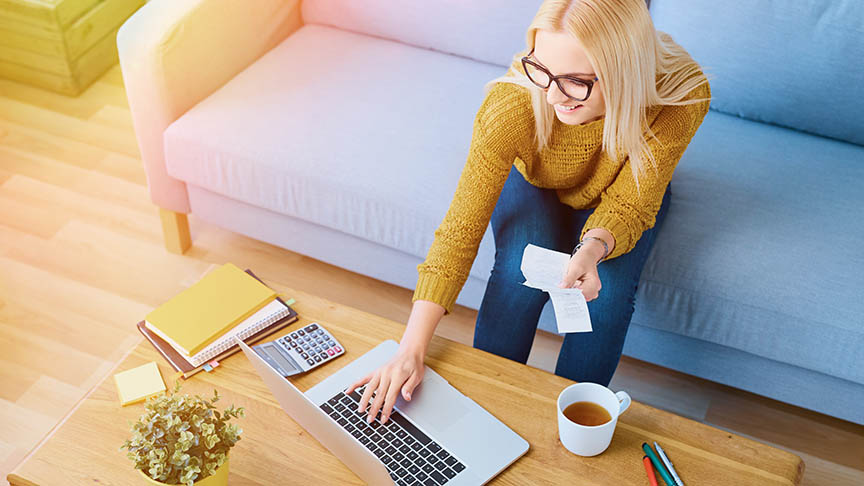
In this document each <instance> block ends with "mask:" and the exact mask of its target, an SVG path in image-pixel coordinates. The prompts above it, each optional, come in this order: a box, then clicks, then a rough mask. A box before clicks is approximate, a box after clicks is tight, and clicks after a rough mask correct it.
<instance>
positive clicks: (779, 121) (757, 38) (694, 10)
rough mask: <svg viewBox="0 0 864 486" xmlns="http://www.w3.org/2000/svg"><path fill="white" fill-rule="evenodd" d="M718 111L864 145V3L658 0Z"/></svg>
mask: <svg viewBox="0 0 864 486" xmlns="http://www.w3.org/2000/svg"><path fill="white" fill-rule="evenodd" d="M650 10H651V17H652V19H653V20H654V25H655V27H656V28H657V29H658V30H662V31H665V32H668V33H669V34H670V35H671V36H672V37H673V38H674V39H675V40H676V41H677V42H678V43H679V44H681V45H682V46H683V47H684V48H685V49H687V51H688V52H689V53H690V54H691V55H692V56H693V58H694V59H695V60H696V61H697V62H699V63H700V64H701V65H702V66H703V67H704V68H705V70H706V71H708V72H710V73H713V75H714V76H715V78H714V79H713V80H712V81H711V94H712V97H713V100H712V102H711V108H712V109H715V110H718V111H722V112H726V113H730V114H733V115H737V116H740V117H742V118H748V119H751V120H756V121H761V122H768V123H773V124H776V125H781V126H785V127H790V128H795V129H798V130H803V131H807V132H811V133H815V134H819V135H824V136H828V137H833V138H837V139H840V140H845V141H848V142H852V143H856V144H859V145H864V1H862V0H783V1H778V0H775V1H770V0H723V1H717V0H652V1H651V8H650Z"/></svg>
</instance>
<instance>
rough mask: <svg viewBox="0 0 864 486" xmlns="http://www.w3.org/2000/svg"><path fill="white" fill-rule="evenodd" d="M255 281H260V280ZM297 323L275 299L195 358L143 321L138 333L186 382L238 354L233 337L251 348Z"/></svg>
mask: <svg viewBox="0 0 864 486" xmlns="http://www.w3.org/2000/svg"><path fill="white" fill-rule="evenodd" d="M246 273H248V274H249V275H251V276H253V277H255V278H256V279H258V277H257V276H256V275H255V274H254V273H252V271H251V270H249V269H247V270H246ZM258 280H259V281H260V279H258ZM262 283H263V282H262ZM297 319H298V315H297V312H296V311H295V310H294V309H292V308H291V306H289V305H288V304H286V303H285V302H284V301H283V300H282V299H281V298H279V297H277V298H276V300H274V301H273V302H272V303H270V304H268V305H267V306H265V307H264V308H262V309H260V310H259V311H257V312H256V313H255V314H253V315H252V316H250V317H249V318H247V319H246V320H244V321H243V322H242V323H240V324H239V325H237V326H236V327H234V328H233V329H231V330H230V331H229V332H228V333H227V334H225V335H224V336H222V337H220V338H219V339H217V340H216V341H214V342H213V343H211V344H210V345H208V346H207V347H206V348H205V349H203V350H201V351H199V352H198V353H196V354H195V355H194V356H188V355H186V354H184V353H182V352H181V351H178V350H177V349H175V348H174V347H172V346H171V345H170V344H168V343H167V342H166V341H165V340H164V339H162V338H161V337H160V336H159V335H157V334H156V333H154V332H153V331H152V330H150V329H149V328H148V327H147V326H146V321H143V320H142V321H141V322H139V323H138V325H137V327H138V331H140V332H141V334H143V335H144V337H145V338H147V340H148V341H150V344H152V345H153V347H154V348H156V350H157V351H158V352H159V353H160V354H161V355H162V357H164V358H165V360H166V361H168V363H169V364H170V365H171V367H172V368H174V369H175V370H177V371H180V372H182V373H183V378H188V377H190V376H192V375H194V374H195V373H197V372H199V371H201V370H202V369H204V365H206V364H207V363H208V362H211V361H213V360H217V361H218V360H222V359H224V358H227V357H228V356H230V355H232V354H234V353H236V352H237V351H239V350H240V347H239V346H237V344H234V343H233V336H234V335H235V334H236V335H238V336H240V339H242V340H243V341H244V342H246V343H248V344H251V343H254V342H256V341H258V340H260V339H263V338H264V337H267V336H269V335H271V334H273V333H275V332H276V331H278V330H280V329H282V328H284V327H285V326H287V325H288V324H291V323H292V322H294V321H296V320H297ZM194 358H197V359H194ZM193 359H194V361H193Z"/></svg>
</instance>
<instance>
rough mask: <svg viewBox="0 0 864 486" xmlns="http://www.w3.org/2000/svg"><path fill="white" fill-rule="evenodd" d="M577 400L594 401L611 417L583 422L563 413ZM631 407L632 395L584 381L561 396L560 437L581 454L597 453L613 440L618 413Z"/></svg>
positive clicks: (559, 414)
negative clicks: (605, 420)
mask: <svg viewBox="0 0 864 486" xmlns="http://www.w3.org/2000/svg"><path fill="white" fill-rule="evenodd" d="M576 402H594V403H596V404H597V405H600V406H601V407H603V408H605V409H606V411H607V412H609V415H610V416H611V417H612V419H611V420H610V421H608V422H606V423H605V424H602V425H594V426H588V425H581V424H577V423H576V422H573V421H572V420H570V419H568V418H567V417H565V416H564V409H565V408H567V406H568V405H571V404H573V403H576ZM628 407H630V395H628V394H627V392H625V391H619V392H617V393H616V392H613V391H612V390H610V389H608V388H606V387H605V386H603V385H600V384H597V383H589V382H581V383H576V384H573V385H570V386H568V387H567V388H565V389H563V390H561V393H560V394H559V395H558V436H559V437H560V438H561V444H563V445H564V447H565V448H566V449H567V450H568V451H570V452H572V453H573V454H577V455H580V456H586V457H589V456H596V455H597V454H600V453H601V452H603V451H605V450H606V448H607V447H609V443H610V442H612V434H613V433H614V432H615V425H616V424H617V423H618V416H619V415H621V414H622V413H624V411H625V410H627V408H628Z"/></svg>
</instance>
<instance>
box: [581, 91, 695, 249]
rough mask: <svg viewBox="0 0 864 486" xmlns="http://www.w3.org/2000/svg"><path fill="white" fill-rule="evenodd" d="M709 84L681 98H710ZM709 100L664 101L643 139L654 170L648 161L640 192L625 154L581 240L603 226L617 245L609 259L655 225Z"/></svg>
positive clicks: (632, 244) (640, 183)
mask: <svg viewBox="0 0 864 486" xmlns="http://www.w3.org/2000/svg"><path fill="white" fill-rule="evenodd" d="M710 97H711V88H710V86H709V85H708V84H707V83H705V84H703V85H701V86H698V87H697V88H694V89H693V90H692V91H691V92H690V93H689V94H688V95H687V96H686V97H685V99H700V98H710ZM708 107H709V101H702V102H700V103H693V104H689V105H666V106H664V107H663V108H662V109H661V110H660V112H659V113H658V115H657V117H656V118H655V119H654V122H653V123H652V124H651V127H650V128H651V130H652V131H653V133H654V135H655V136H656V139H655V138H653V137H649V138H648V140H647V143H648V146H649V147H650V149H651V151H652V154H653V155H654V158H655V162H656V166H657V170H656V171H655V170H654V169H653V168H652V167H650V162H649V163H648V164H649V165H647V166H646V170H645V171H644V172H643V173H642V174H641V175H640V177H639V191H638V192H637V187H636V181H635V180H634V178H633V172H632V168H631V164H630V160H629V158H628V159H627V160H626V161H625V163H624V166H623V167H622V169H621V171H620V172H619V173H618V175H617V176H616V178H615V180H614V181H613V182H612V184H610V185H609V187H607V188H606V189H605V190H604V191H603V192H602V193H601V195H600V204H599V205H598V206H597V208H596V209H595V210H594V212H593V213H592V214H591V215H590V216H589V217H588V220H587V221H586V222H585V226H584V227H583V229H582V233H581V235H580V238H579V239H580V240H581V239H582V238H584V237H585V233H587V232H588V231H589V230H590V229H593V228H605V229H606V230H608V231H609V232H610V233H612V236H613V237H614V238H615V248H614V249H613V250H612V252H611V253H610V254H609V255H608V256H607V257H606V259H607V260H608V259H612V258H616V257H619V256H621V255H623V254H625V253H628V252H629V251H630V250H632V249H633V247H635V246H636V243H637V242H638V241H639V238H641V236H642V233H643V232H644V231H645V230H647V229H649V228H653V227H654V223H655V221H656V216H657V212H658V211H659V210H660V205H661V203H662V202H663V195H664V193H665V192H666V187H667V186H668V185H669V182H670V181H671V180H672V174H673V172H674V171H675V167H676V166H677V165H678V162H679V161H680V160H681V156H682V155H683V154H684V151H685V150H686V149H687V146H688V145H689V144H690V140H691V139H692V138H693V136H694V135H695V134H696V130H697V129H698V128H699V126H700V125H701V124H702V120H703V119H704V118H705V115H706V114H707V113H708Z"/></svg>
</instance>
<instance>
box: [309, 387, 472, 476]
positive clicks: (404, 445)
mask: <svg viewBox="0 0 864 486" xmlns="http://www.w3.org/2000/svg"><path fill="white" fill-rule="evenodd" d="M364 389H365V385H364V386H363V387H360V388H358V389H356V390H354V391H353V392H351V393H350V394H345V392H342V391H340V392H339V393H337V394H336V395H334V396H333V398H331V399H330V400H327V402H326V403H323V404H321V406H320V408H321V410H323V411H324V413H326V414H327V415H329V416H330V417H331V418H333V420H335V421H336V423H338V424H339V425H340V426H341V427H342V428H343V429H345V430H347V431H348V433H350V434H351V435H352V436H353V437H354V438H355V439H357V440H358V441H360V443H361V444H363V446H364V447H366V448H367V449H369V451H370V452H372V453H373V454H375V456H376V457H378V459H380V460H381V462H383V463H384V466H385V467H386V468H387V472H389V473H390V477H391V478H393V481H394V482H395V483H396V484H398V485H421V486H439V485H442V484H446V483H447V482H449V481H450V480H451V479H453V478H454V477H456V475H457V474H459V473H460V472H462V471H463V470H465V465H464V464H462V463H461V462H459V460H457V459H456V458H455V457H453V456H452V455H451V454H450V453H449V452H448V451H447V450H445V449H444V448H443V447H441V445H440V444H438V443H437V442H435V441H434V440H432V439H430V438H429V436H427V435H426V434H424V433H423V432H422V431H420V430H419V429H418V428H417V427H415V426H414V424H412V423H411V422H409V421H408V420H406V419H405V417H403V416H402V414H401V413H399V411H398V410H396V409H395V408H394V409H393V412H392V413H391V414H390V420H388V421H387V423H386V424H382V423H381V422H380V421H379V420H378V417H376V418H375V420H374V421H373V422H372V423H371V424H370V423H367V422H366V415H367V414H368V410H369V407H370V405H367V406H366V411H364V412H358V411H357V405H358V404H359V403H360V397H361V396H362V394H363V390H364Z"/></svg>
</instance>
